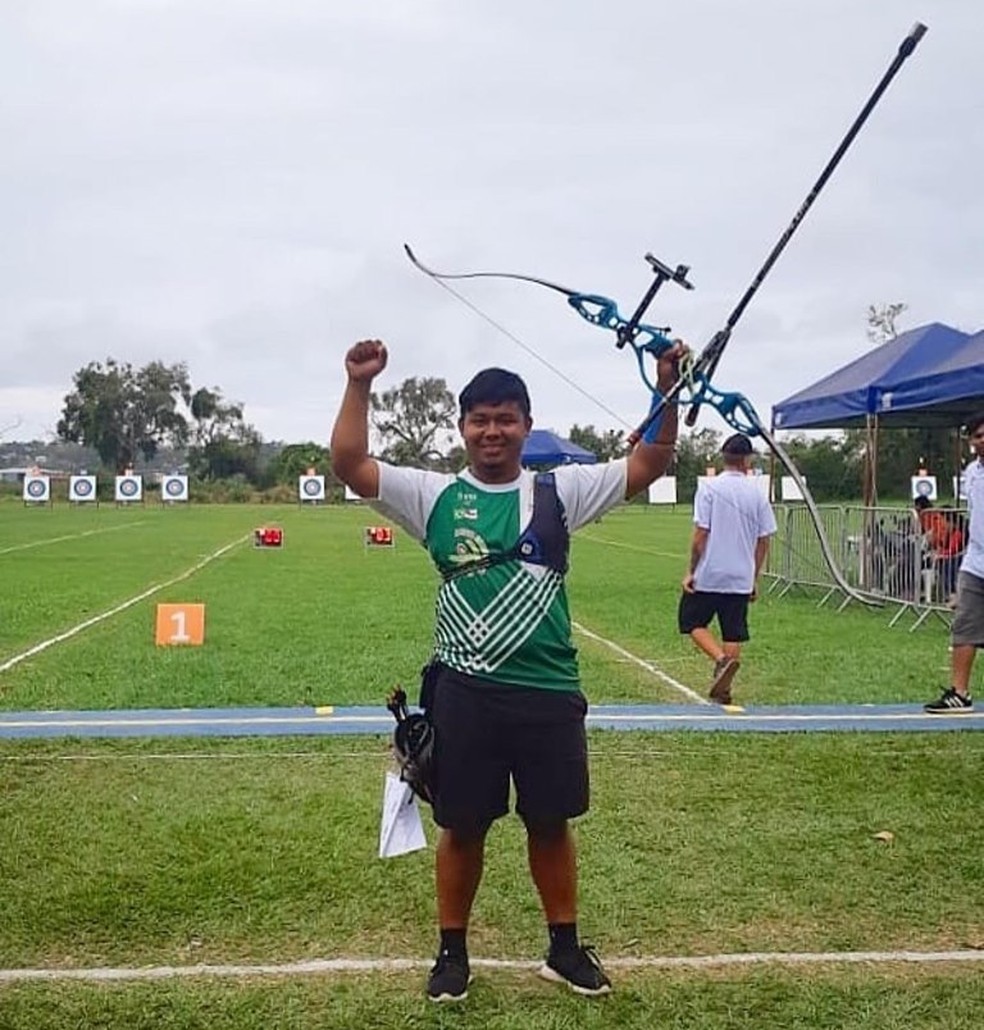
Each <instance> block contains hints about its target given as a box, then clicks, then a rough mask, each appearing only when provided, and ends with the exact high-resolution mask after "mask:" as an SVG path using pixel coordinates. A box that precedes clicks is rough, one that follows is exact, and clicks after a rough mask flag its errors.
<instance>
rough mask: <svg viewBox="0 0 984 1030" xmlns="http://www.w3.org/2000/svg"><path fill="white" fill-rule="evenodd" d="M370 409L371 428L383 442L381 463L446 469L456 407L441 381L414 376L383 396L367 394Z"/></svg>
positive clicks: (450, 394)
mask: <svg viewBox="0 0 984 1030" xmlns="http://www.w3.org/2000/svg"><path fill="white" fill-rule="evenodd" d="M369 406H370V415H371V418H372V424H373V426H374V427H375V429H376V431H377V432H378V433H379V435H380V437H381V439H382V443H383V450H382V453H381V454H380V457H381V458H382V459H383V460H384V461H389V462H392V463H393V464H394V465H415V466H419V467H421V468H433V469H442V470H443V469H444V468H446V467H447V465H448V461H449V455H448V451H449V448H450V447H451V444H452V440H453V438H452V436H451V431H453V429H454V427H455V414H456V411H457V405H456V404H455V400H454V394H453V393H451V391H450V390H449V389H448V385H447V383H446V382H445V381H444V380H443V379H432V378H423V379H417V378H416V376H413V377H411V378H410V379H405V380H404V381H403V382H402V383H401V384H400V385H399V386H396V387H393V389H391V390H387V391H385V393H382V394H378V395H377V394H376V393H372V394H370V395H369Z"/></svg>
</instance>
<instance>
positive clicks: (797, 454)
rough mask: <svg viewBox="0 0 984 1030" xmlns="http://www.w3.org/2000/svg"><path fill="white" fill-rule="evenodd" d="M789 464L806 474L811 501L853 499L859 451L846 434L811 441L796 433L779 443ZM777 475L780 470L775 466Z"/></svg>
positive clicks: (859, 457) (854, 497)
mask: <svg viewBox="0 0 984 1030" xmlns="http://www.w3.org/2000/svg"><path fill="white" fill-rule="evenodd" d="M782 447H783V449H784V450H785V451H786V453H787V454H788V455H789V456H790V458H792V460H793V464H794V465H795V466H796V467H797V468H798V469H799V471H800V472H801V473H802V474H803V475H804V476H805V477H806V484H807V486H808V487H809V490H810V493H811V494H812V496H813V499H814V500H815V501H819V502H821V503H823V502H826V501H847V500H855V499H856V498H857V496H858V484H859V483H860V482H861V464H862V450H861V448H860V447H859V446H858V445H857V443H856V441H854V440H852V439H850V438H849V437H846V436H845V437H835V436H823V437H819V438H818V439H815V440H811V439H808V438H807V437H806V436H803V435H797V436H794V437H792V439H790V440H786V441H785V442H783V444H782ZM776 474H777V475H782V474H783V470H782V469H780V468H777V469H776Z"/></svg>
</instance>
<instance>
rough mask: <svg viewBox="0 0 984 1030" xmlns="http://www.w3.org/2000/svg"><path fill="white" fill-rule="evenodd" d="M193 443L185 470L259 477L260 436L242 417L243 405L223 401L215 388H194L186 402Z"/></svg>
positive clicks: (216, 476)
mask: <svg viewBox="0 0 984 1030" xmlns="http://www.w3.org/2000/svg"><path fill="white" fill-rule="evenodd" d="M189 408H190V411H191V417H192V419H193V420H194V437H193V438H194V442H193V443H192V445H191V447H190V448H189V449H188V470H189V472H190V473H191V474H192V475H193V476H195V477H196V478H198V479H213V480H214V479H228V478H230V477H231V476H237V475H239V476H243V477H244V478H245V479H247V480H248V481H249V482H251V483H257V482H258V481H259V479H260V468H259V458H260V447H261V445H262V443H263V440H262V437H261V436H260V434H259V433H258V432H257V431H256V429H255V428H254V427H253V426H251V425H249V423H247V422H246V420H245V419H244V417H243V406H242V405H241V404H236V403H227V402H225V401H223V399H222V391H221V390H219V388H218V387H213V388H212V389H211V390H209V389H207V388H206V387H204V386H203V387H202V388H201V389H199V390H196V391H195V393H194V395H193V396H192V397H191V399H190V401H189Z"/></svg>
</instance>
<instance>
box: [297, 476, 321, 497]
mask: <svg viewBox="0 0 984 1030" xmlns="http://www.w3.org/2000/svg"><path fill="white" fill-rule="evenodd" d="M297 496H298V498H299V499H300V500H301V501H302V502H303V501H323V500H324V499H325V477H324V476H299V477H298V480H297Z"/></svg>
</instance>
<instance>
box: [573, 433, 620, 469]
mask: <svg viewBox="0 0 984 1030" xmlns="http://www.w3.org/2000/svg"><path fill="white" fill-rule="evenodd" d="M567 439H568V440H570V441H571V443H576V444H577V445H578V447H583V448H584V449H585V450H586V451H591V453H592V454H594V455H595V456H596V457H597V458H598V460H599V461H611V460H612V459H613V458H619V457H621V456H622V455H623V454H624V453H625V433H624V431H623V430H621V429H619V430H615V429H606V430H605V432H604V433H602V434H600V435H599V433H598V431H597V430H596V429H595V427H594V426H579V425H573V426H571V431H570V432H569V433H568V434H567Z"/></svg>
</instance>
